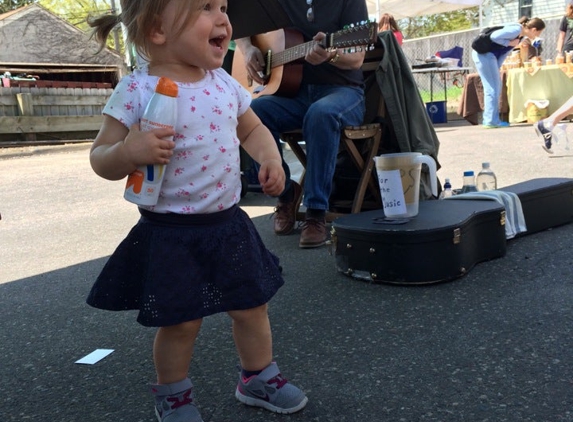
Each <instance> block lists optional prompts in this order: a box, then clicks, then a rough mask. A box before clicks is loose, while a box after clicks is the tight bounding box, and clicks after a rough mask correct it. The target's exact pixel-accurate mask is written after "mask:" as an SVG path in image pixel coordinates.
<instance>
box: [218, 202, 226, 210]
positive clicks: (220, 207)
mask: <svg viewBox="0 0 573 422" xmlns="http://www.w3.org/2000/svg"><path fill="white" fill-rule="evenodd" d="M217 208H218V209H219V211H223V210H224V209H225V207H224V206H223V204H219V205H217Z"/></svg>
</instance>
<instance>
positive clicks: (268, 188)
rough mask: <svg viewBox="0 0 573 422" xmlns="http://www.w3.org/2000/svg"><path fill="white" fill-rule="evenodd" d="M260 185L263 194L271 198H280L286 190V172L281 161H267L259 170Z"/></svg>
mask: <svg viewBox="0 0 573 422" xmlns="http://www.w3.org/2000/svg"><path fill="white" fill-rule="evenodd" d="M259 183H260V184H261V187H262V189H263V193H264V194H266V195H270V196H279V195H280V194H281V193H282V191H283V190H284V189H285V172H284V170H283V166H282V163H281V161H279V160H274V159H271V160H265V161H263V162H262V163H261V168H260V170H259Z"/></svg>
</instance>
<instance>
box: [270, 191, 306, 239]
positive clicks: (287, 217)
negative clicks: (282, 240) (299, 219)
mask: <svg viewBox="0 0 573 422" xmlns="http://www.w3.org/2000/svg"><path fill="white" fill-rule="evenodd" d="M291 183H292V189H293V200H292V201H291V202H281V201H279V202H278V203H277V206H276V208H275V222H274V226H275V234H278V235H281V236H282V235H285V234H290V233H292V231H293V230H294V223H295V222H296V213H297V212H298V208H299V207H300V202H301V201H302V187H301V186H300V185H299V184H298V183H296V182H294V181H293V182H291Z"/></svg>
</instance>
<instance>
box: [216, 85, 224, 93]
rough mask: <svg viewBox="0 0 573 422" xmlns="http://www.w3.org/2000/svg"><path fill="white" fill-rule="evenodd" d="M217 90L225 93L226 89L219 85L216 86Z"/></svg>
mask: <svg viewBox="0 0 573 422" xmlns="http://www.w3.org/2000/svg"><path fill="white" fill-rule="evenodd" d="M215 88H216V89H217V91H219V92H225V89H224V88H223V87H222V86H221V85H219V84H215Z"/></svg>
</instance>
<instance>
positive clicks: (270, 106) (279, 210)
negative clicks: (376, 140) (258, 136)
mask: <svg viewBox="0 0 573 422" xmlns="http://www.w3.org/2000/svg"><path fill="white" fill-rule="evenodd" d="M279 2H280V3H281V5H282V6H283V8H284V9H285V11H286V13H287V14H288V16H289V17H290V19H291V21H292V22H293V25H294V28H292V29H295V30H296V31H297V32H298V33H300V34H301V35H302V41H303V42H305V43H306V45H305V51H304V55H303V56H301V57H304V61H303V62H302V64H301V65H300V66H301V70H302V77H301V81H300V87H298V88H297V87H294V89H292V91H293V92H281V91H280V90H278V91H277V94H275V95H265V90H266V88H264V89H262V91H261V90H259V91H258V92H256V94H257V95H260V96H257V98H255V99H254V100H253V102H252V104H251V107H252V109H253V110H254V111H255V113H256V114H257V115H258V116H259V117H260V119H261V120H262V122H263V124H265V125H266V126H267V127H268V128H269V129H270V131H271V132H272V133H273V135H274V137H275V140H276V141H277V145H278V146H279V149H281V147H280V142H279V134H280V133H283V132H287V131H292V130H296V129H301V128H302V132H303V138H304V141H305V143H306V154H307V164H306V173H305V178H304V205H305V206H306V209H307V211H306V217H305V222H304V223H303V225H302V232H301V237H300V242H299V246H300V247H301V248H315V247H319V246H322V245H324V244H325V243H326V240H327V236H328V234H327V230H326V219H325V215H326V211H327V210H328V206H329V205H328V199H329V196H330V193H331V190H332V178H333V175H334V170H335V166H336V157H337V153H338V145H339V141H340V133H341V130H342V129H343V128H344V127H345V126H358V125H360V124H362V123H363V118H364V110H365V102H364V86H363V85H364V80H363V76H362V70H361V66H362V63H363V61H364V54H365V53H364V49H360V48H358V49H355V48H352V49H348V48H346V49H343V48H337V47H336V46H334V47H330V48H326V47H325V45H328V43H327V42H326V41H328V38H327V34H333V33H336V32H337V31H341V30H344V28H345V27H347V26H350V25H356V24H360V22H366V21H367V20H368V11H367V7H366V2H365V0H279ZM289 30H290V29H289ZM285 33H286V32H285ZM236 41H237V46H238V47H239V50H240V52H241V53H242V54H243V56H244V61H245V66H246V69H247V72H248V75H249V77H250V78H251V79H252V80H253V81H254V82H256V83H258V84H260V85H263V86H264V85H265V84H266V83H267V82H268V81H269V79H270V78H272V75H273V73H274V72H275V70H276V69H273V70H272V72H273V73H269V68H268V66H267V65H268V60H266V59H265V56H264V54H266V53H267V52H266V51H265V52H261V50H260V48H259V47H258V46H257V45H256V43H255V42H254V41H253V40H252V39H251V38H241V39H238V40H236ZM354 45H356V44H354ZM348 50H350V51H348ZM233 66H235V64H234V65H233ZM281 71H282V72H283V75H285V74H286V75H287V76H289V75H290V74H291V69H286V68H285V69H282V70H281ZM292 72H294V70H293V71H292ZM272 91H274V90H272ZM269 93H270V94H274V92H269ZM254 96H256V95H254ZM281 152H282V151H281ZM283 168H284V170H285V173H286V176H287V184H286V187H285V190H284V192H283V193H282V194H281V195H280V196H279V198H278V203H277V207H276V212H275V218H274V230H275V233H276V234H278V235H286V234H290V233H291V232H292V231H293V230H294V225H295V221H296V213H297V211H298V207H299V205H300V202H301V199H302V193H303V191H302V188H301V186H300V185H299V184H298V183H296V182H295V181H291V180H290V170H289V167H288V165H287V164H286V163H285V162H284V160H283Z"/></svg>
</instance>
